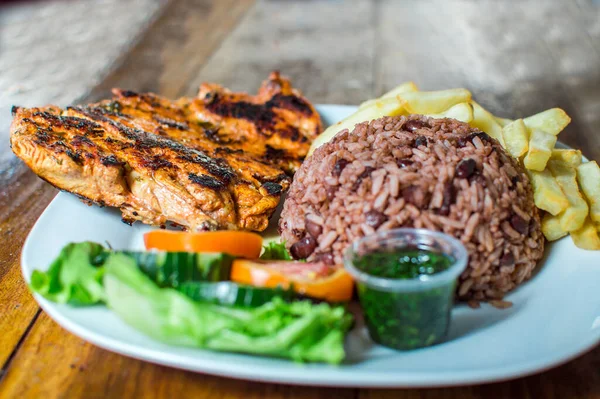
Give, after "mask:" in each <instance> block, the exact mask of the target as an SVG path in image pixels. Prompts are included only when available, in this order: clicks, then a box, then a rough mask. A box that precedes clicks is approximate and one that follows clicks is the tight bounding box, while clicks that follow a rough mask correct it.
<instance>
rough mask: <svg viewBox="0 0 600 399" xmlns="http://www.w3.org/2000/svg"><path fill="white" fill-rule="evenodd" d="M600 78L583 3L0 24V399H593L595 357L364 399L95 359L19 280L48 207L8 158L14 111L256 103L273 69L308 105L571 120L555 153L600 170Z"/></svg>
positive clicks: (195, 7)
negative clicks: (107, 99) (202, 97)
mask: <svg viewBox="0 0 600 399" xmlns="http://www.w3.org/2000/svg"><path fill="white" fill-rule="evenodd" d="M599 67H600V6H598V5H594V2H591V1H588V0H580V1H566V0H555V1H544V2H538V1H533V0H532V1H524V0H522V1H519V2H506V1H484V0H480V1H469V0H462V1H446V0H421V1H418V2H417V1H409V0H406V1H391V0H389V1H387V0H380V1H367V0H351V1H344V2H343V1H332V0H330V1H309V2H304V1H299V0H298V1H259V2H256V3H255V2H253V1H251V0H241V1H235V0H221V1H209V0H190V1H183V0H182V1H177V0H172V1H166V0H165V1H153V0H131V1H119V0H105V1H103V2H78V3H74V2H38V3H35V4H32V5H28V4H22V3H12V4H10V5H4V6H1V8H0V237H1V238H0V337H1V345H0V364H2V374H1V376H0V378H1V382H0V397H6V398H16V397H42V396H43V397H69V398H71V397H91V396H93V397H96V396H98V397H121V396H136V397H176V396H182V395H188V396H196V397H227V398H262V397H273V398H277V397H300V398H316V397H322V398H330V397H335V398H357V397H360V398H365V399H366V398H417V397H422V398H484V397H486V398H487V397H511V398H542V397H544V398H567V397H586V398H600V371H599V366H600V348H596V349H595V350H593V351H591V352H590V353H588V354H586V355H584V356H582V357H580V358H578V359H576V360H573V361H571V362H570V363H568V364H566V365H564V366H561V367H558V368H555V369H553V370H550V371H547V372H545V373H541V374H538V375H534V376H530V377H527V378H522V379H517V380H513V381H510V382H504V383H496V384H490V385H481V386H472V387H461V388H452V389H434V390H431V389H426V390H370V389H322V388H306V387H294V386H286V385H276V384H260V383H254V382H245V381H238V380H229V379H224V378H217V377H212V376H207V375H202V374H194V373H189V372H185V371H179V370H175V369H170V368H166V367H161V366H156V365H152V364H149V363H144V362H140V361H137V360H133V359H130V358H126V357H123V356H119V355H116V354H113V353H111V352H107V351H105V350H102V349H99V348H97V347H94V346H92V345H90V344H88V343H86V342H84V341H82V340H81V339H79V338H78V337H76V336H74V335H72V334H70V333H68V332H66V331H65V330H63V329H62V328H61V327H59V326H58V325H57V324H56V323H54V322H53V321H52V320H50V318H49V317H48V316H47V315H46V314H45V313H44V312H42V311H41V310H40V309H39V307H38V306H37V304H36V303H35V301H34V300H33V298H32V297H31V295H30V293H29V292H28V290H27V288H26V286H25V284H24V282H23V279H22V277H21V275H20V267H19V254H20V251H21V247H22V245H23V241H24V239H25V236H26V235H27V233H28V231H29V230H30V228H31V226H32V225H33V223H34V222H35V220H36V218H37V217H38V216H39V215H40V213H41V212H42V210H43V209H44V207H45V206H46V205H47V204H48V203H49V201H50V200H51V199H52V198H53V196H54V195H55V194H56V190H54V189H53V188H51V187H50V186H49V185H47V184H45V183H43V182H42V181H41V180H39V179H38V178H36V177H35V176H34V175H33V174H32V173H31V172H30V171H29V170H28V169H27V168H25V167H24V166H23V164H22V163H21V162H20V161H18V160H17V159H16V158H15V157H14V156H13V155H12V153H11V152H10V151H9V147H8V140H7V139H8V124H9V123H10V115H9V111H8V110H9V107H10V105H11V104H13V103H16V104H19V105H34V104H44V103H47V102H54V103H58V104H61V105H65V104H67V103H69V102H75V101H91V100H96V99H99V98H101V97H102V96H106V95H107V93H108V91H109V89H110V88H111V87H116V86H119V87H124V88H130V89H135V90H142V91H143V90H151V91H155V92H157V93H162V94H164V95H166V96H170V97H177V96H181V95H193V94H194V92H195V91H196V88H197V87H198V85H199V83H200V82H201V81H213V82H219V83H222V84H224V85H225V86H227V87H231V88H234V89H238V90H251V91H253V90H255V89H256V88H257V86H258V85H259V83H260V81H261V80H262V79H264V78H265V77H266V76H267V74H268V72H269V71H271V70H272V69H280V70H281V71H282V72H283V73H284V74H285V75H288V76H290V77H291V78H292V80H293V82H294V84H295V85H296V86H297V87H299V88H301V89H302V90H303V91H304V93H305V94H306V95H307V96H308V98H309V99H311V100H312V101H313V102H315V103H347V104H357V103H359V102H360V101H362V100H364V99H366V98H370V97H373V96H375V95H379V94H381V93H382V92H384V91H385V90H386V89H389V88H391V87H393V86H394V85H396V84H398V83H400V82H402V81H406V80H414V81H415V82H416V83H417V84H418V85H419V86H420V88H422V89H441V88H450V87H466V88H468V89H470V90H471V91H472V92H473V93H474V95H475V97H476V99H477V100H478V101H479V102H481V103H482V104H483V105H485V106H486V107H487V108H489V109H490V110H491V111H492V112H494V113H496V114H498V115H501V116H508V117H520V116H525V115H529V114H532V113H535V112H537V111H540V110H543V109H546V108H550V107H554V106H559V107H562V108H564V109H565V110H566V111H567V112H568V113H569V114H570V115H571V116H572V117H573V123H572V124H571V126H570V127H569V128H568V129H567V131H565V132H564V133H563V134H561V140H563V141H564V142H566V143H567V144H570V145H573V146H576V147H579V148H582V149H583V151H584V153H585V155H587V156H588V157H591V158H595V159H599V158H600V140H599V139H598V130H599V129H600V68H599ZM57 228H59V227H58V226H57ZM540 328H541V329H543V327H542V326H540ZM565 328H568V326H565ZM540 334H543V331H540ZM515 339H518V338H517V337H516V338H515Z"/></svg>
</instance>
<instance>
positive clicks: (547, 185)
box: [526, 170, 569, 215]
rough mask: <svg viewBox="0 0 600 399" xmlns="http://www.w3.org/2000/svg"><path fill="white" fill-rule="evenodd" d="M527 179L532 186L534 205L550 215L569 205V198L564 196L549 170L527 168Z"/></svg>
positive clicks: (556, 213)
mask: <svg viewBox="0 0 600 399" xmlns="http://www.w3.org/2000/svg"><path fill="white" fill-rule="evenodd" d="M526 172H527V174H528V175H529V180H531V185H532V186H533V200H534V202H535V206H537V207H538V208H540V209H543V210H545V211H546V212H548V213H550V214H552V215H558V214H559V213H561V212H562V211H564V210H565V209H567V207H568V206H569V200H567V197H565V194H563V192H562V190H561V189H560V186H559V185H558V183H557V182H556V180H555V179H554V177H553V176H552V173H550V171H549V170H544V171H542V172H536V171H533V170H527V171H526Z"/></svg>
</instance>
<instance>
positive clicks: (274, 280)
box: [231, 259, 354, 302]
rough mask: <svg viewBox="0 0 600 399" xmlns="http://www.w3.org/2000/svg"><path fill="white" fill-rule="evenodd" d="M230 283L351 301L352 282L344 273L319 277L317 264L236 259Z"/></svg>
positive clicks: (320, 268) (319, 266) (339, 271)
mask: <svg viewBox="0 0 600 399" xmlns="http://www.w3.org/2000/svg"><path fill="white" fill-rule="evenodd" d="M231 280H232V281H234V282H236V283H240V284H248V285H253V286H255V287H269V288H274V287H282V288H285V289H287V288H289V287H290V286H291V287H292V288H293V289H294V291H296V292H298V293H300V294H303V295H307V296H310V297H313V298H318V299H324V300H326V301H329V302H345V301H349V300H350V299H352V292H353V289H354V280H353V279H352V277H351V276H350V275H349V274H348V273H347V272H346V271H345V270H344V269H338V270H336V271H334V272H333V273H332V274H328V275H323V273H322V267H321V265H320V264H317V263H315V264H312V263H303V262H293V261H276V262H272V261H252V260H246V259H236V260H234V261H233V264H232V266H231Z"/></svg>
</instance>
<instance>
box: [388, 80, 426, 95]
mask: <svg viewBox="0 0 600 399" xmlns="http://www.w3.org/2000/svg"><path fill="white" fill-rule="evenodd" d="M415 91H419V88H418V87H417V85H416V84H415V83H414V82H404V83H402V84H401V85H398V86H396V87H394V88H393V89H392V90H390V91H388V92H387V93H385V94H384V95H383V96H381V98H393V97H396V96H397V95H399V94H403V93H412V92H415Z"/></svg>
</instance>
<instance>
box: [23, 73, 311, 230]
mask: <svg viewBox="0 0 600 399" xmlns="http://www.w3.org/2000/svg"><path fill="white" fill-rule="evenodd" d="M113 93H114V98H113V99H112V100H106V101H102V102H100V103H97V104H91V105H87V106H73V107H68V108H67V109H65V110H63V109H60V108H58V107H54V106H47V107H42V108H18V107H14V108H13V114H14V119H13V123H12V125H11V145H12V149H13V151H14V152H15V154H16V155H17V156H18V157H20V158H21V159H22V160H23V161H25V163H26V164H27V165H28V166H29V167H30V168H31V169H32V170H33V171H34V172H35V173H36V174H37V175H39V176H40V177H41V178H43V179H44V180H46V181H48V182H49V183H51V184H53V185H54V186H56V187H58V188H59V189H62V190H65V191H69V192H71V193H73V194H76V195H78V196H79V197H80V198H82V199H83V200H84V201H86V202H89V203H96V204H99V205H103V206H113V207H118V208H120V209H121V211H122V213H123V220H124V221H125V222H127V223H132V222H134V221H136V220H139V221H142V222H144V223H148V224H152V225H165V224H166V223H167V222H172V223H175V224H178V225H180V226H182V227H184V228H186V229H189V230H194V231H200V230H215V229H245V230H255V231H262V230H264V229H265V228H266V227H267V225H268V221H269V217H270V216H271V215H272V213H273V211H274V210H275V208H276V207H277V205H278V203H279V200H280V198H281V195H282V193H283V192H284V191H285V190H286V189H287V188H288V187H289V184H290V179H291V177H290V176H291V174H293V172H294V171H295V170H296V168H297V167H298V166H299V165H300V163H301V162H302V159H303V158H304V157H305V156H306V153H307V152H308V148H309V146H310V143H311V142H312V140H313V139H314V138H315V137H316V136H317V135H318V134H319V133H320V131H321V122H320V119H319V116H318V114H317V113H316V111H315V109H314V108H313V107H312V105H311V104H310V103H309V102H308V101H307V100H306V99H304V98H303V97H302V96H301V95H300V93H299V92H298V91H297V90H294V89H293V88H292V87H291V85H290V83H289V81H288V80H286V79H284V78H282V77H280V76H279V74H278V73H276V72H274V73H272V74H271V75H270V76H269V79H268V80H267V81H265V82H264V83H263V85H262V87H261V88H260V90H259V93H258V95H257V96H250V95H247V94H245V93H232V92H229V91H228V90H226V89H224V88H222V87H220V86H217V85H209V84H205V85H203V86H202V87H201V89H200V94H199V96H198V97H197V98H182V99H179V100H177V101H174V102H172V101H169V100H167V99H165V98H162V97H160V96H158V95H155V94H149V93H146V94H138V93H135V92H131V91H126V90H119V89H115V90H114V91H113Z"/></svg>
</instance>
